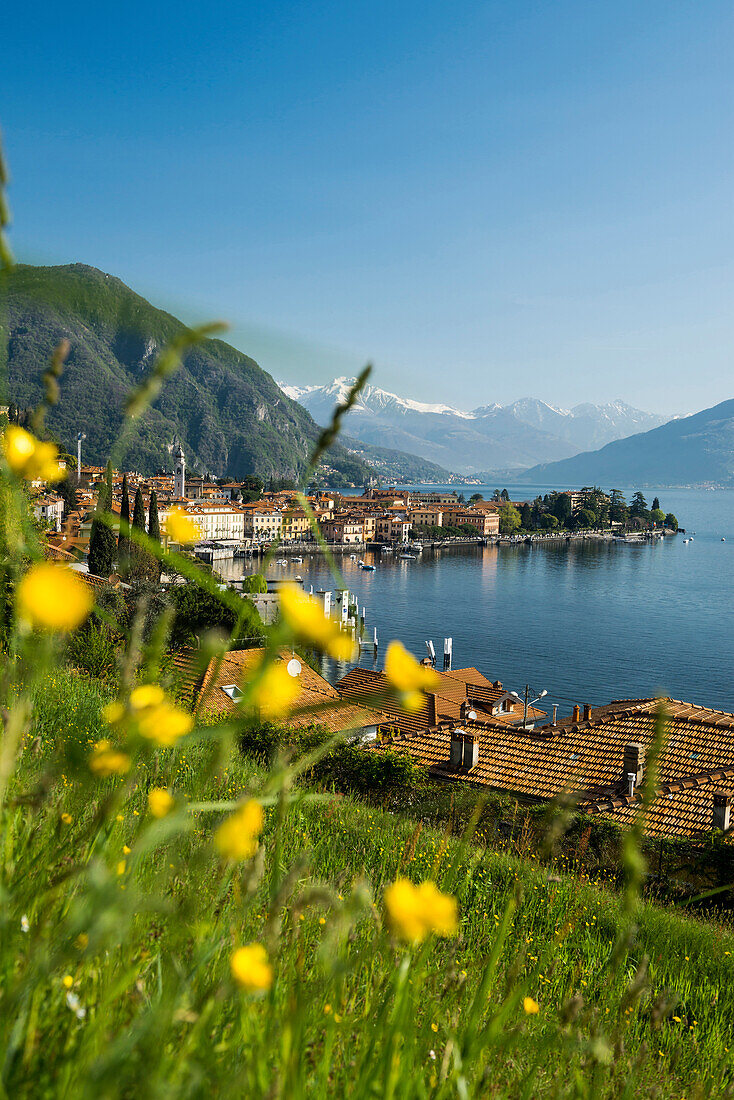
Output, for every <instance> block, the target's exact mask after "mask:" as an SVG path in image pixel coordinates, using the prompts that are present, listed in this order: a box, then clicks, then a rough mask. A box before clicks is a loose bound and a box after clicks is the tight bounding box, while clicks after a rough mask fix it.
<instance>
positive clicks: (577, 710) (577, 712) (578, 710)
mask: <svg viewBox="0 0 734 1100" xmlns="http://www.w3.org/2000/svg"><path fill="white" fill-rule="evenodd" d="M571 719H572V721H574V722H579V721H580V720H581V707H580V706H579V705H578V703H575V704H574V708H573V714H572V715H571Z"/></svg>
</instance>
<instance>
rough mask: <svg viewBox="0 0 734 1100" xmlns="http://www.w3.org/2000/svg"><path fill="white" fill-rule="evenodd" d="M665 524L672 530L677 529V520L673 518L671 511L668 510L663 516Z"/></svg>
mask: <svg viewBox="0 0 734 1100" xmlns="http://www.w3.org/2000/svg"><path fill="white" fill-rule="evenodd" d="M665 526H666V527H672V528H673V530H674V531H677V530H678V520H677V519H676V518H675V516H674V515H673V513H672V512H668V514H667V515H666V517H665Z"/></svg>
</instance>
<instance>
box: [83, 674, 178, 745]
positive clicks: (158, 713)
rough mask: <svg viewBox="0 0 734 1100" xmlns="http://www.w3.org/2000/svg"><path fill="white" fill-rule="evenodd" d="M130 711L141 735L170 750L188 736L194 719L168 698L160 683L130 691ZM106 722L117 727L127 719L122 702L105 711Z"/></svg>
mask: <svg viewBox="0 0 734 1100" xmlns="http://www.w3.org/2000/svg"><path fill="white" fill-rule="evenodd" d="M128 702H129V708H130V713H131V716H132V718H133V720H134V721H135V723H136V726H137V729H138V733H139V734H140V736H141V737H146V738H147V739H148V740H149V741H155V742H156V743H157V744H158V745H162V746H164V747H165V748H170V747H171V746H172V745H175V744H176V742H177V741H178V739H179V738H180V737H183V736H184V734H186V733H189V732H190V730H191V728H192V726H193V724H194V720H193V718H192V717H191V715H190V714H188V713H187V712H186V711H185V710H182V709H181V707H177V706H176V705H175V703H171V702H170V700H168V699H166V696H165V692H164V691H163V688H161V687H160V686H159V685H158V684H140V685H139V686H138V687H136V688H133V690H132V691H131V692H130V699H129V701H128ZM103 714H104V717H105V720H106V721H107V722H108V723H109V724H110V725H111V726H114V725H117V724H118V723H120V722H121V721H122V720H123V718H124V716H125V707H124V705H123V703H122V702H121V701H120V700H119V699H116V700H115V701H114V702H112V703H108V705H107V706H106V707H105V708H104V711H103Z"/></svg>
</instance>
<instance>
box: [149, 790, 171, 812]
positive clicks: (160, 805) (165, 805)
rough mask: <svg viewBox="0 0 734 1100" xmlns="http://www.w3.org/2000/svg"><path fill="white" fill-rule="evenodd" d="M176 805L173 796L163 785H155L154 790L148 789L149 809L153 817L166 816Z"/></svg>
mask: <svg viewBox="0 0 734 1100" xmlns="http://www.w3.org/2000/svg"><path fill="white" fill-rule="evenodd" d="M174 805H175V803H174V800H173V797H172V796H171V795H170V794H169V793H168V791H164V790H163V788H162V787H155V788H154V789H153V790H152V791H148V809H149V810H150V812H151V813H152V815H153V817H165V816H166V814H169V813H170V812H171V810H172V809H173V807H174Z"/></svg>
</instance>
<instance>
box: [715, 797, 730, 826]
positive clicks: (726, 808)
mask: <svg viewBox="0 0 734 1100" xmlns="http://www.w3.org/2000/svg"><path fill="white" fill-rule="evenodd" d="M730 811H731V795H730V794H725V793H724V792H723V791H722V792H721V793H719V792H717V793H716V794H715V795H714V828H715V829H721V831H722V832H724V833H725V832H726V831H727V829H728V828H729V826H730V824H731V822H730Z"/></svg>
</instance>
